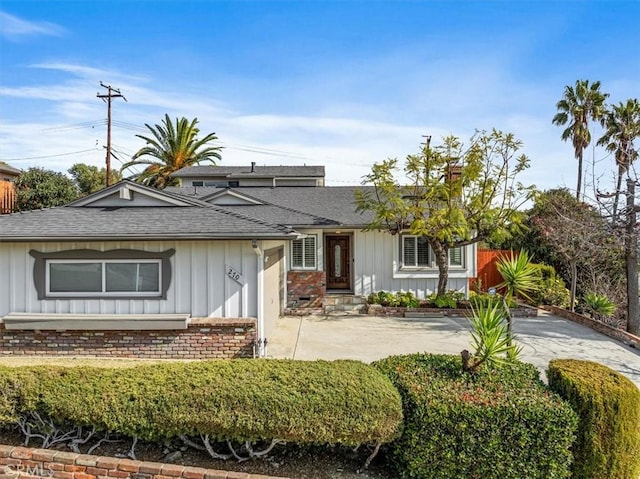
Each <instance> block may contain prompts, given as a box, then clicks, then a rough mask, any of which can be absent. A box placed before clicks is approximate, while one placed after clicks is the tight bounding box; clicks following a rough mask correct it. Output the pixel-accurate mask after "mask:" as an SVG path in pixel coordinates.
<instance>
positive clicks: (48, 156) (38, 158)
mask: <svg viewBox="0 0 640 479" xmlns="http://www.w3.org/2000/svg"><path fill="white" fill-rule="evenodd" d="M89 151H97V148H90V149H88V150H78V151H70V152H68V153H58V154H56V155H44V156H29V157H24V158H4V159H3V160H2V161H27V160H42V159H44V158H56V157H60V156H69V155H78V154H80V153H87V152H89Z"/></svg>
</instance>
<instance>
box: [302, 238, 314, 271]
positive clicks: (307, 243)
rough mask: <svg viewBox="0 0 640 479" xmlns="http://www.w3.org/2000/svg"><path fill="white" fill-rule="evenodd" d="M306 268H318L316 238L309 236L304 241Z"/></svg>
mask: <svg viewBox="0 0 640 479" xmlns="http://www.w3.org/2000/svg"><path fill="white" fill-rule="evenodd" d="M304 267H305V268H315V267H316V237H315V236H308V237H306V238H305V239H304Z"/></svg>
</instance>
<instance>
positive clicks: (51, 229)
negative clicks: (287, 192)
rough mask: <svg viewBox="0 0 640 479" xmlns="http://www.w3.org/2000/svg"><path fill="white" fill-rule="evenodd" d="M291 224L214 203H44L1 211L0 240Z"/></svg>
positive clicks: (267, 233)
mask: <svg viewBox="0 0 640 479" xmlns="http://www.w3.org/2000/svg"><path fill="white" fill-rule="evenodd" d="M290 234H292V230H291V229H290V228H286V227H283V226H280V225H274V224H269V223H268V222H266V221H261V220H257V219H254V218H251V217H248V216H245V215H242V214H240V212H232V211H226V210H224V209H222V208H218V207H197V206H191V207H151V208H150V207H128V208H91V207H69V206H62V207H58V208H49V209H43V210H35V211H27V212H24V213H13V214H11V215H2V216H0V241H11V240H29V239H51V240H56V239H59V240H62V239H67V240H68V239H87V238H95V239H114V238H117V239H134V238H135V239H169V238H211V239H230V238H256V239H261V238H262V239H266V238H284V237H287V236H288V235H290Z"/></svg>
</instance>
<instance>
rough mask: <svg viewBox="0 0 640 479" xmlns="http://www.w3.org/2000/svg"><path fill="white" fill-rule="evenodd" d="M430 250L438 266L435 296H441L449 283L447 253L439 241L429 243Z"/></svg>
mask: <svg viewBox="0 0 640 479" xmlns="http://www.w3.org/2000/svg"><path fill="white" fill-rule="evenodd" d="M431 248H432V249H433V252H434V254H435V256H436V264H437V265H438V291H437V295H438V296H442V295H444V294H445V293H446V292H447V283H448V282H449V254H448V253H449V251H448V250H447V248H445V247H444V245H443V244H442V243H440V242H439V241H434V242H433V243H431Z"/></svg>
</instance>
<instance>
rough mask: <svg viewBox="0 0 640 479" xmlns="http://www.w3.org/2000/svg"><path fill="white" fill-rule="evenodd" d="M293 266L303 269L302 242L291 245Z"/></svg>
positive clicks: (295, 241)
mask: <svg viewBox="0 0 640 479" xmlns="http://www.w3.org/2000/svg"><path fill="white" fill-rule="evenodd" d="M291 266H293V267H294V268H302V240H293V242H292V243H291Z"/></svg>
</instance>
